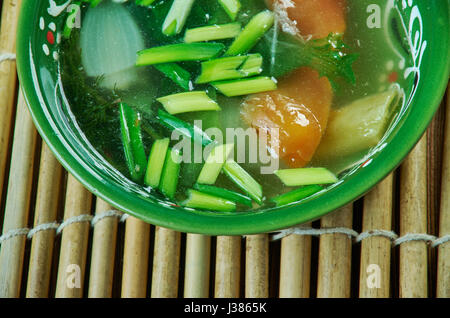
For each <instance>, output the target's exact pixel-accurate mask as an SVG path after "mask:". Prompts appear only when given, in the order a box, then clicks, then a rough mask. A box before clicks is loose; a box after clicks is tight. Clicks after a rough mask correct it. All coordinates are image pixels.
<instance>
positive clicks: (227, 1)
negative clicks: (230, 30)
mask: <svg viewBox="0 0 450 318" xmlns="http://www.w3.org/2000/svg"><path fill="white" fill-rule="evenodd" d="M219 3H220V5H221V6H222V7H223V9H224V10H225V12H226V13H227V14H228V16H229V17H230V19H231V20H233V21H234V20H236V17H237V15H238V13H239V10H241V2H240V1H239V0H219Z"/></svg>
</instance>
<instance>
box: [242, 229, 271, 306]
mask: <svg viewBox="0 0 450 318" xmlns="http://www.w3.org/2000/svg"><path fill="white" fill-rule="evenodd" d="M245 254H246V260H245V297H246V298H267V297H269V236H268V235H267V234H259V235H250V236H247V239H246V249H245Z"/></svg>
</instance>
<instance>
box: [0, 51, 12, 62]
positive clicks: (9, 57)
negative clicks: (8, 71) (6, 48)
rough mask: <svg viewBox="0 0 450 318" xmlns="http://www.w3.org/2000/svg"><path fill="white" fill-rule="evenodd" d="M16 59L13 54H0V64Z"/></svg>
mask: <svg viewBox="0 0 450 318" xmlns="http://www.w3.org/2000/svg"><path fill="white" fill-rule="evenodd" d="M15 59H16V55H15V54H14V53H0V63H2V62H4V61H13V60H15Z"/></svg>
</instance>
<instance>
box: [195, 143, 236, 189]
mask: <svg viewBox="0 0 450 318" xmlns="http://www.w3.org/2000/svg"><path fill="white" fill-rule="evenodd" d="M233 150H234V145H233V144H225V145H217V146H216V147H214V148H213V150H212V151H211V153H210V154H209V156H208V158H207V159H206V162H205V165H204V166H203V168H202V171H200V175H199V176H198V179H197V183H201V184H214V183H215V182H216V180H217V177H218V176H219V174H220V171H221V170H222V167H223V165H224V164H225V162H226V161H227V159H228V157H230V154H231V153H232V152H233Z"/></svg>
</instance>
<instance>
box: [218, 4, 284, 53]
mask: <svg viewBox="0 0 450 318" xmlns="http://www.w3.org/2000/svg"><path fill="white" fill-rule="evenodd" d="M274 21H275V16H274V13H273V12H272V11H270V10H265V11H263V12H260V13H258V14H257V15H255V16H254V17H253V18H252V19H251V20H250V22H249V23H248V24H247V25H246V26H245V28H244V29H243V30H242V32H241V33H240V34H239V36H238V37H237V38H236V39H235V40H234V42H233V44H231V46H230V47H229V48H228V50H227V52H226V55H238V54H245V53H247V52H248V51H250V50H251V49H252V48H253V47H254V46H255V45H256V43H258V41H259V40H260V39H261V37H262V36H263V35H264V33H266V32H267V31H268V30H269V29H270V28H271V27H272V26H273V23H274Z"/></svg>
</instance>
